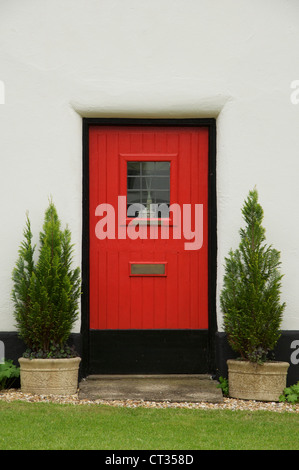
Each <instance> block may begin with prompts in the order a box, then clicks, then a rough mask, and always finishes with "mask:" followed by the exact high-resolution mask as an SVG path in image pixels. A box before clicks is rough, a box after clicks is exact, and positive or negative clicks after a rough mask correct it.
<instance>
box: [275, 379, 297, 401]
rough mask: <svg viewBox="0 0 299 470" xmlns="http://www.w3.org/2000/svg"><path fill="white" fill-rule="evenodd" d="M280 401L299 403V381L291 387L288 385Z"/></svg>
mask: <svg viewBox="0 0 299 470" xmlns="http://www.w3.org/2000/svg"><path fill="white" fill-rule="evenodd" d="M279 401H280V402H288V403H293V404H295V403H299V382H297V383H296V384H295V385H291V386H290V387H286V388H285V389H284V391H283V394H282V395H280V397H279Z"/></svg>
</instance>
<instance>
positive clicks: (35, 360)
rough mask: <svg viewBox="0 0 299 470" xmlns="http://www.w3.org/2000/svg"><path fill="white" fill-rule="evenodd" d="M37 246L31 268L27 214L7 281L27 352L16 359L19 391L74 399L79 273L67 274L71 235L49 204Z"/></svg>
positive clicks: (78, 358) (70, 256) (30, 239)
mask: <svg viewBox="0 0 299 470" xmlns="http://www.w3.org/2000/svg"><path fill="white" fill-rule="evenodd" d="M39 241H40V247H39V257H38V260H37V262H36V263H35V260H34V251H35V246H33V245H32V232H31V224H30V220H29V217H28V214H27V220H26V226H25V229H24V241H23V242H22V244H21V246H20V249H19V257H18V260H17V262H16V266H15V268H14V270H13V276H12V277H13V290H12V299H13V302H14V307H15V309H14V316H15V320H16V327H17V329H18V333H19V336H20V337H21V338H22V339H23V341H24V342H25V344H26V345H27V348H28V349H27V351H26V352H25V353H24V355H23V357H22V358H19V363H20V379H21V390H22V391H23V392H25V393H36V394H45V395H48V394H55V395H69V394H74V393H76V390H77V386H78V369H79V364H80V361H81V359H80V357H79V356H78V354H77V353H76V352H75V351H74V350H73V348H71V347H70V346H69V345H68V340H69V336H70V333H71V330H72V327H73V325H74V323H75V321H76V319H77V317H78V308H79V307H78V300H79V297H80V294H81V279H80V270H79V268H76V269H72V252H73V246H72V245H71V233H70V231H69V229H68V228H66V229H65V230H63V231H62V230H61V228H60V221H59V218H58V215H57V211H56V208H55V206H54V204H53V202H52V201H50V203H49V207H48V208H47V210H46V212H45V218H44V225H43V231H42V232H41V233H40V240H39Z"/></svg>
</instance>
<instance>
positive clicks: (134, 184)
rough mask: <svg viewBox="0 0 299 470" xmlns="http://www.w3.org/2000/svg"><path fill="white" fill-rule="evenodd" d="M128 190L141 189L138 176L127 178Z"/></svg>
mask: <svg viewBox="0 0 299 470" xmlns="http://www.w3.org/2000/svg"><path fill="white" fill-rule="evenodd" d="M128 189H141V178H140V177H139V176H128Z"/></svg>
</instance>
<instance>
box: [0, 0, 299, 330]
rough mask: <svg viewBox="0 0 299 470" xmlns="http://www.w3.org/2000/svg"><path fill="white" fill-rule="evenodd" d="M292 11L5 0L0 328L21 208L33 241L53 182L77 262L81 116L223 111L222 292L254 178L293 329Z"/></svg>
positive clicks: (296, 261)
mask: <svg viewBox="0 0 299 470" xmlns="http://www.w3.org/2000/svg"><path fill="white" fill-rule="evenodd" d="M298 24H299V2H298V0H271V1H270V0H251V1H248V0H187V1H186V0H151V1H148V0H126V1H123V0H100V1H99V0H88V1H86V0H26V1H24V0H0V80H1V83H2V84H3V85H4V88H5V102H3V101H4V100H2V101H1V97H0V164H1V167H0V169H1V171H0V178H1V180H0V195H1V206H0V207H1V209H0V210H1V212H0V215H1V219H0V220H1V243H0V331H11V330H14V319H13V315H12V303H11V300H10V293H11V287H12V284H11V271H12V269H13V267H14V264H15V260H16V257H17V249H18V246H19V243H20V241H21V240H22V231H23V227H24V223H25V213H26V211H27V210H29V215H30V218H31V221H32V228H33V231H34V233H35V234H36V241H37V237H38V233H39V230H40V229H41V225H42V221H43V215H44V211H45V209H46V207H47V204H48V197H49V196H50V195H52V196H53V199H54V202H55V204H56V207H57V209H58V213H59V215H60V218H61V220H62V222H63V224H64V223H68V224H69V226H70V228H71V230H72V240H73V242H74V243H75V245H76V253H75V263H76V264H79V265H80V264H81V232H82V134H81V133H82V126H81V119H82V116H85V117H89V116H90V117H91V116H97V117H153V118H161V117H168V118H182V117H216V118H217V198H218V272H217V275H218V282H217V285H218V294H219V289H221V285H222V277H223V262H224V256H226V255H227V252H228V250H229V249H230V248H231V247H232V248H236V247H237V245H238V243H239V235H238V231H239V228H240V225H241V223H242V220H241V206H242V204H243V200H244V198H245V197H246V196H247V194H248V191H249V190H250V189H252V188H253V187H254V186H255V185H256V186H257V189H258V191H259V194H260V202H261V203H262V205H263V208H264V211H265V219H264V225H265V227H266V230H267V232H266V234H267V239H268V241H269V243H273V245H274V246H275V248H277V249H279V250H281V253H282V270H283V272H284V274H285V277H284V281H283V300H285V301H286V302H287V309H286V312H285V319H284V322H283V328H284V329H297V330H298V329H299V307H298V305H299V288H298V286H299V274H298V273H299V271H298V266H299V250H298V240H299V236H298V232H299V217H298V201H299V185H298V184H297V179H298V170H299V163H298V162H299V158H298V157H299V104H298V105H296V103H295V104H294V103H292V102H291V93H292V92H294V90H292V89H291V83H292V82H293V81H294V80H296V79H299V62H298V50H299V29H298ZM1 89H2V88H1ZM297 96H298V98H299V94H298V95H297ZM295 101H296V100H295ZM217 314H218V326H219V329H220V330H221V312H220V309H219V306H218V313H217ZM79 329H80V324H79V322H78V325H77V327H76V331H79Z"/></svg>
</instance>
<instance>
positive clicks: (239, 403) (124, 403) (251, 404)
mask: <svg viewBox="0 0 299 470" xmlns="http://www.w3.org/2000/svg"><path fill="white" fill-rule="evenodd" d="M0 400H1V401H7V402H12V401H16V400H21V401H26V402H44V403H60V404H71V405H108V406H116V407H127V408H137V407H142V408H160V409H162V408H187V409H193V410H194V409H210V410H213V409H221V410H232V411H237V410H243V411H258V410H265V411H274V412H278V413H282V412H290V413H299V404H296V405H293V404H290V403H278V402H259V401H255V400H237V399H235V398H224V401H223V403H205V402H200V403H187V402H182V403H174V402H167V401H165V402H150V401H143V400H138V401H137V400H86V399H79V397H78V393H76V394H75V395H70V396H56V395H55V396H54V395H49V396H45V395H31V394H29V393H22V392H21V391H20V390H19V389H9V390H2V391H0Z"/></svg>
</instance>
